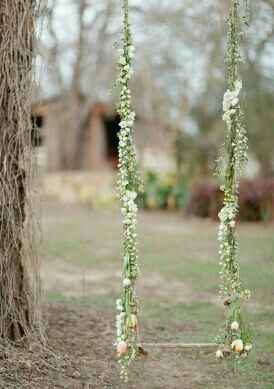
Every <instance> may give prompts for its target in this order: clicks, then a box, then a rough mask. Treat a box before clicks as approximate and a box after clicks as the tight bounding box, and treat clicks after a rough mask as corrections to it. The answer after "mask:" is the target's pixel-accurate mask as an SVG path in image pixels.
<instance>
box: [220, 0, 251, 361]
mask: <svg viewBox="0 0 274 389" xmlns="http://www.w3.org/2000/svg"><path fill="white" fill-rule="evenodd" d="M239 6H240V3H239V0H231V6H230V11H229V18H228V44H227V71H228V90H227V91H226V92H225V94H224V100H223V112H224V113H223V119H224V121H225V123H226V128H227V135H226V141H225V145H224V155H223V157H222V160H221V164H220V168H221V172H222V173H223V174H222V185H221V190H222V191H223V193H224V204H223V208H222V210H221V212H220V214H219V218H220V227H219V235H218V239H219V242H220V251H219V254H220V265H221V271H220V275H221V287H220V294H221V297H222V298H223V299H224V305H225V306H226V310H227V317H226V322H225V328H224V331H222V333H221V335H220V336H218V339H217V340H218V343H219V344H221V345H223V346H224V349H223V350H222V349H220V350H218V351H217V353H216V356H217V357H218V358H222V357H223V356H224V354H226V353H227V354H229V353H230V352H235V354H236V355H237V356H240V355H242V356H246V355H247V354H248V352H249V351H250V350H251V348H252V344H251V337H250V331H249V328H248V327H247V326H246V324H245V323H244V320H243V316H242V313H241V300H243V299H249V297H250V292H249V290H247V289H245V288H244V286H243V284H242V281H241V279H240V271H239V263H238V255H237V249H238V242H237V239H236V234H235V227H236V220H237V216H238V212H239V204H238V190H239V183H240V176H241V174H242V173H243V169H244V167H245V164H246V161H247V150H248V146H247V132H246V129H245V126H244V122H243V119H244V115H243V112H242V110H241V107H240V93H241V89H242V81H241V80H239V77H238V64H239V61H240V45H239V33H240V18H239Z"/></svg>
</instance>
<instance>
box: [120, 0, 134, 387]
mask: <svg viewBox="0 0 274 389" xmlns="http://www.w3.org/2000/svg"><path fill="white" fill-rule="evenodd" d="M123 12H124V20H123V47H122V49H121V52H120V59H119V78H118V86H119V91H120V99H119V104H118V114H119V116H120V118H121V122H120V128H121V129H120V133H119V164H118V169H119V179H118V189H119V196H120V203H121V211H122V215H123V226H124V233H123V285H122V287H123V291H122V295H121V298H120V299H118V300H117V310H118V313H117V317H116V326H117V342H116V347H117V354H118V358H119V363H120V365H121V378H122V379H123V380H125V381H127V368H128V366H129V364H130V363H131V361H133V360H134V359H135V357H136V354H137V351H138V345H137V335H138V331H137V327H138V321H137V314H138V303H137V298H136V294H135V283H136V280H137V277H138V274H139V268H138V264H137V259H138V251H137V212H138V206H137V195H138V192H139V188H140V179H139V171H138V166H137V160H136V155H135V149H134V141H133V125H134V119H135V113H134V112H133V111H132V108H131V92H130V87H129V81H130V78H131V75H132V59H133V57H134V47H133V44H132V38H131V32H130V24H129V7H128V0H123Z"/></svg>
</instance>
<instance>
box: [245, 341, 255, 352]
mask: <svg viewBox="0 0 274 389" xmlns="http://www.w3.org/2000/svg"><path fill="white" fill-rule="evenodd" d="M252 347H253V346H252V344H251V343H247V344H246V345H245V351H247V352H248V351H251V350H252Z"/></svg>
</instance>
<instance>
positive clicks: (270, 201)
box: [187, 179, 274, 221]
mask: <svg viewBox="0 0 274 389" xmlns="http://www.w3.org/2000/svg"><path fill="white" fill-rule="evenodd" d="M222 199H223V194H222V192H221V191H220V190H219V188H218V186H217V184H215V183H212V182H208V181H207V182H202V183H199V184H196V185H195V186H194V187H193V188H192V190H191V192H190V199H189V202H188V206H187V211H188V213H189V214H191V215H194V216H198V217H204V218H206V217H209V218H212V219H214V220H216V219H217V218H218V213H219V211H220V209H221V206H222ZM239 205H240V214H239V218H240V219H241V220H244V221H271V220H274V180H271V179H270V180H266V179H256V180H252V181H251V180H249V181H243V182H242V184H241V186H240V192H239Z"/></svg>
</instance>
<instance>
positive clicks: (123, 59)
mask: <svg viewBox="0 0 274 389" xmlns="http://www.w3.org/2000/svg"><path fill="white" fill-rule="evenodd" d="M126 63H127V61H126V59H125V57H124V56H123V55H122V56H121V57H120V59H119V64H120V65H126Z"/></svg>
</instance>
